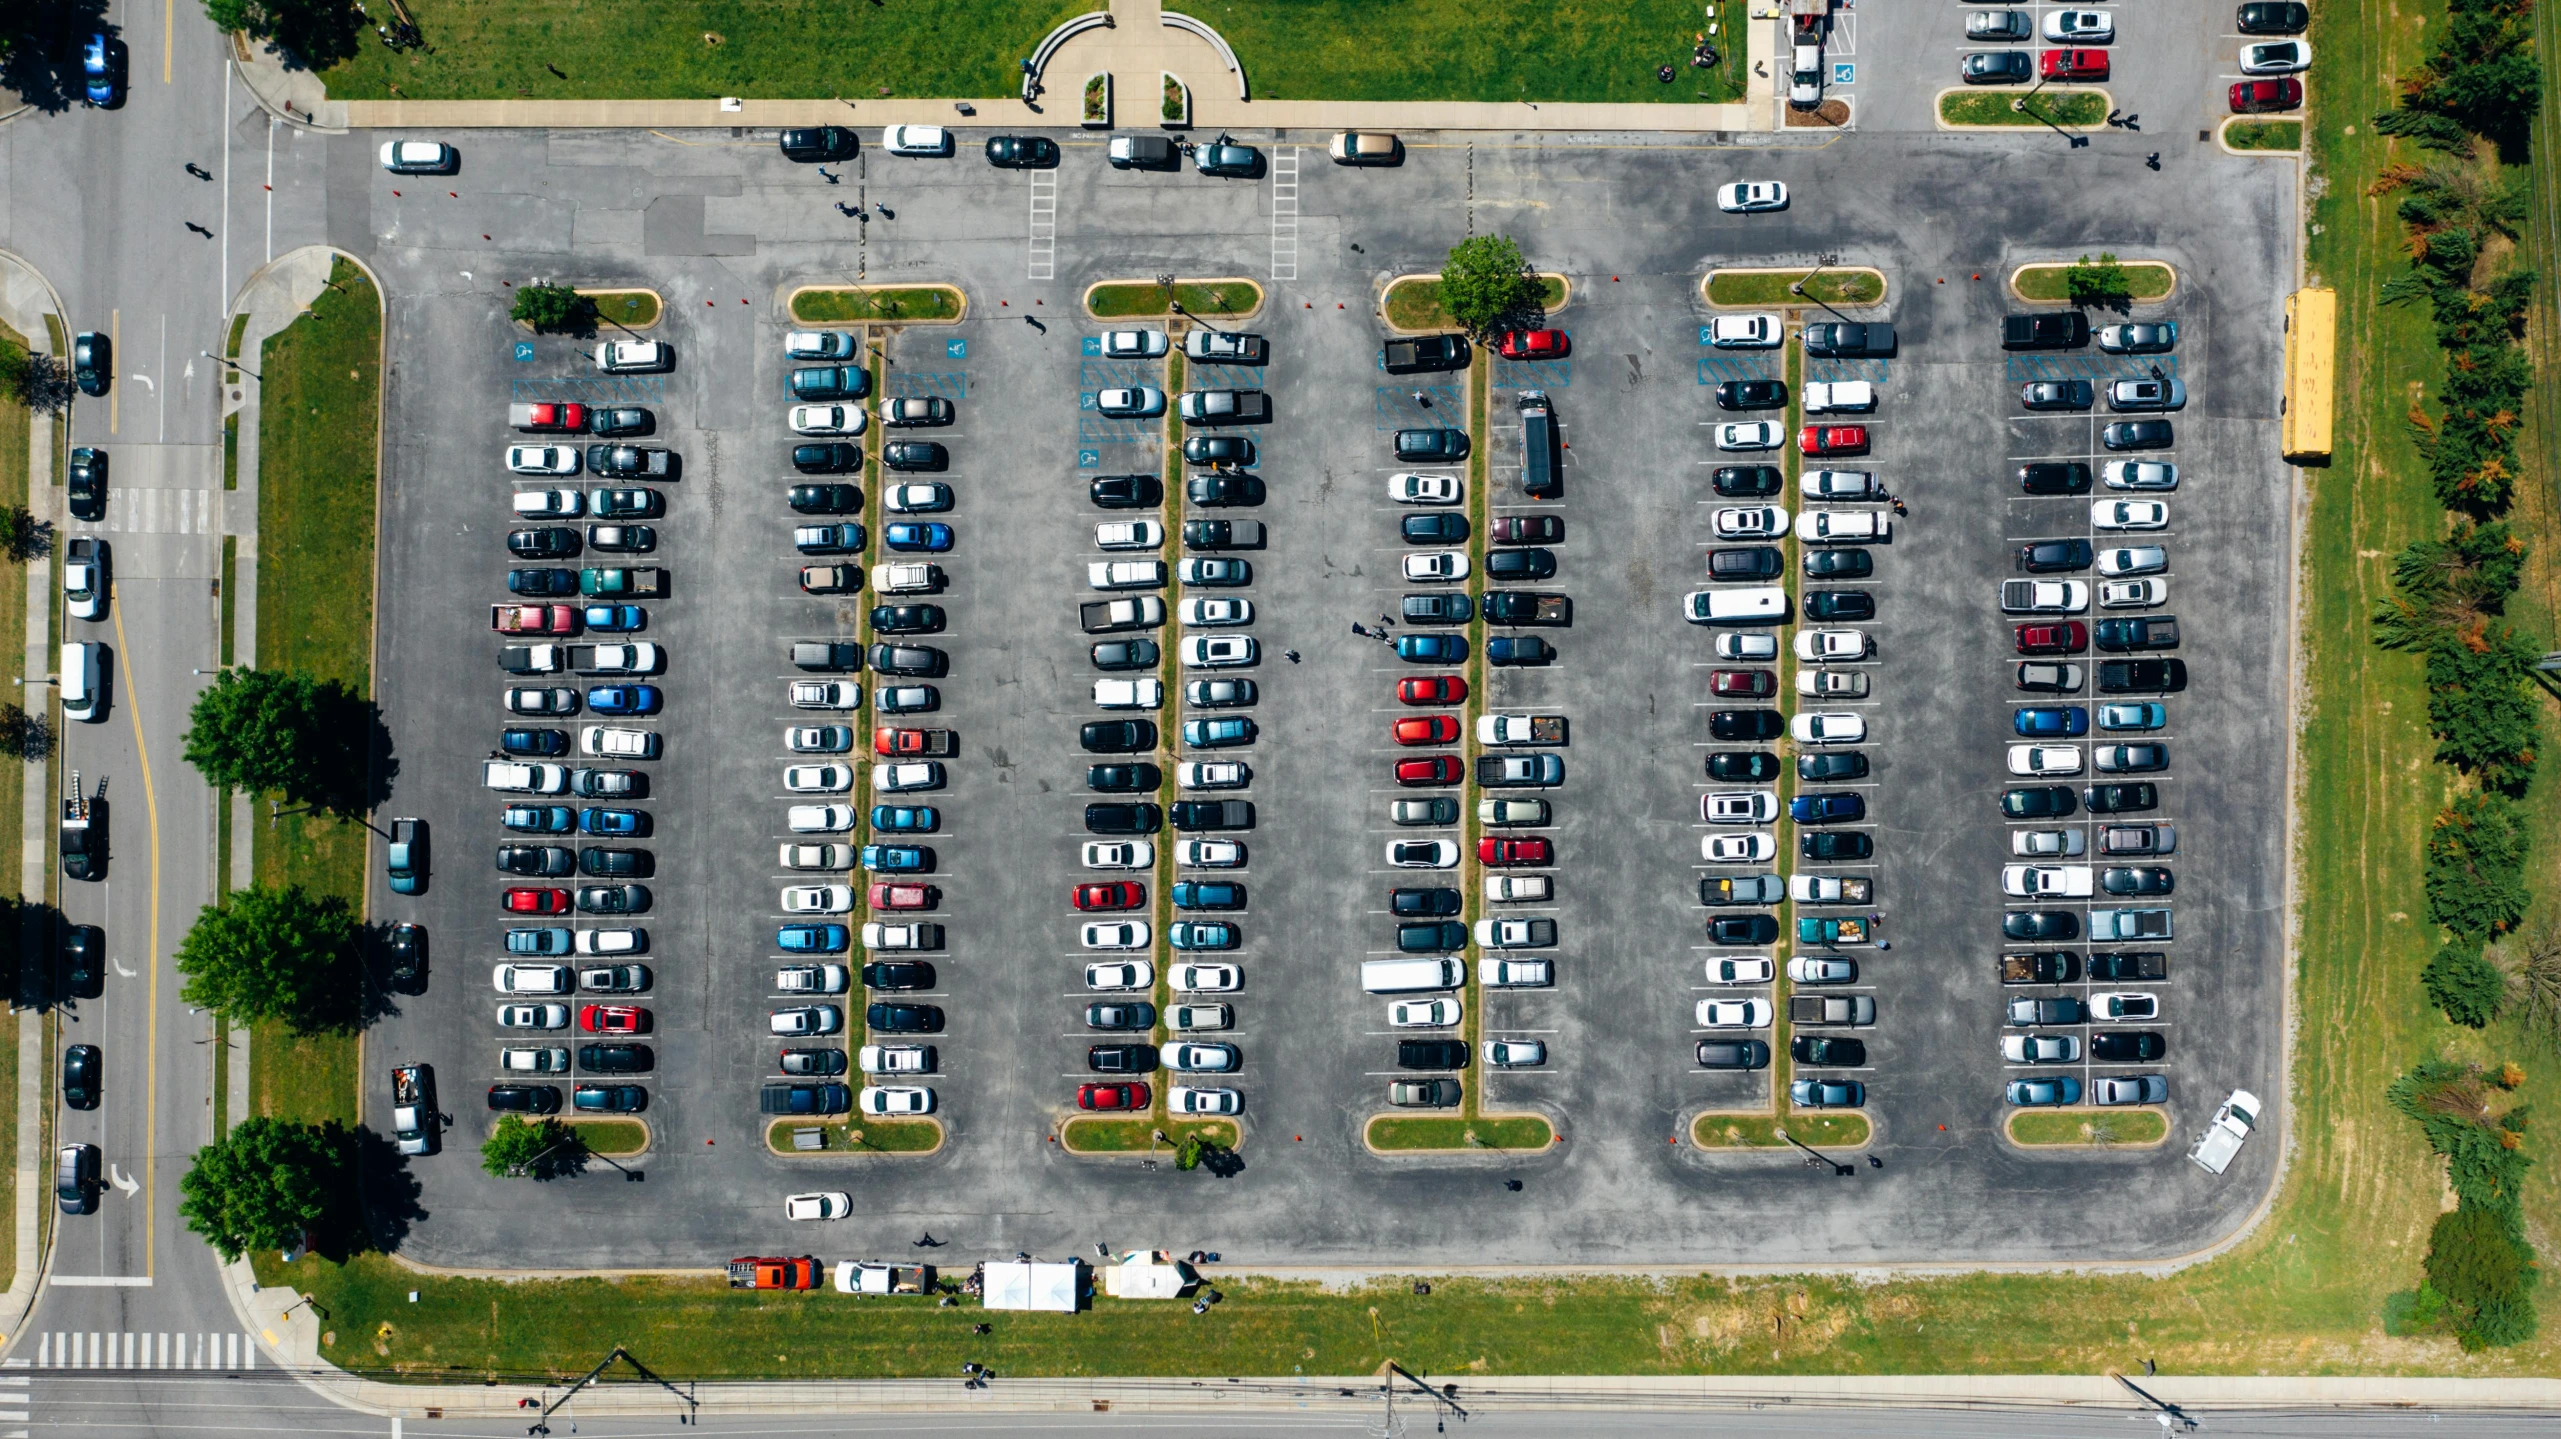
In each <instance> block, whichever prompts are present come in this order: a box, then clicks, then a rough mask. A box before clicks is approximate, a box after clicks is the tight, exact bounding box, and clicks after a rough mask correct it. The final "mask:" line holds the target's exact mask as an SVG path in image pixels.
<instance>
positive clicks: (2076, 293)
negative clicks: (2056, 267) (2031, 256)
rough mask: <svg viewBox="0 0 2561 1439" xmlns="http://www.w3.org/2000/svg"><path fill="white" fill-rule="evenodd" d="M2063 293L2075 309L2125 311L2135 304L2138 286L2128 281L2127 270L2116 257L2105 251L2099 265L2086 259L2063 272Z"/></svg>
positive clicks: (2101, 253) (2100, 254)
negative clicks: (2100, 307) (2081, 306)
mask: <svg viewBox="0 0 2561 1439" xmlns="http://www.w3.org/2000/svg"><path fill="white" fill-rule="evenodd" d="M2063 293H2064V294H2065V295H2066V296H2068V297H2070V299H2071V301H2072V303H2073V304H2075V305H2096V306H2102V307H2105V308H2107V309H2112V310H2121V309H2124V308H2125V307H2126V306H2127V305H2129V304H2131V303H2132V302H2133V300H2134V282H2133V281H2131V280H2129V279H2127V278H2126V274H2125V267H2124V266H2123V265H2120V264H2118V263H2117V262H2116V256H2115V255H2114V254H2113V253H2111V252H2109V251H2106V250H2101V251H2100V252H2099V258H2098V260H2097V262H2096V263H2092V261H2091V259H2090V257H2089V256H2087V255H2083V256H2082V257H2081V258H2080V259H2078V260H2075V261H2073V262H2072V266H2071V268H2070V269H2067V270H2065V271H2064V272H2063Z"/></svg>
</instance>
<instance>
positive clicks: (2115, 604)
mask: <svg viewBox="0 0 2561 1439" xmlns="http://www.w3.org/2000/svg"><path fill="white" fill-rule="evenodd" d="M2169 598H2170V582H2169V581H2168V580H2102V581H2100V583H2099V608H2101V609H2108V610H2133V609H2143V608H2145V607H2147V606H2151V605H2157V604H2165V603H2167V602H2168V601H2169Z"/></svg>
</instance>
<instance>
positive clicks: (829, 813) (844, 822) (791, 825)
mask: <svg viewBox="0 0 2561 1439" xmlns="http://www.w3.org/2000/svg"><path fill="white" fill-rule="evenodd" d="M783 826H784V828H786V829H789V830H790V831H791V832H792V833H793V834H843V833H844V832H845V831H847V830H849V829H852V828H853V827H854V807H853V806H852V805H849V804H796V805H793V806H792V807H791V808H789V809H787V810H784V811H783Z"/></svg>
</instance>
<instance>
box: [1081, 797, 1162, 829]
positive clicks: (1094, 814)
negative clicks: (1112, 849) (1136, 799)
mask: <svg viewBox="0 0 2561 1439" xmlns="http://www.w3.org/2000/svg"><path fill="white" fill-rule="evenodd" d="M1164 826H1165V815H1164V812H1163V811H1161V810H1159V809H1157V808H1156V806H1154V805H1152V804H1089V805H1087V806H1085V832H1086V833H1087V834H1154V833H1155V832H1156V831H1158V830H1159V829H1162V828H1164Z"/></svg>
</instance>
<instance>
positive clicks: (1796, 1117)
mask: <svg viewBox="0 0 2561 1439" xmlns="http://www.w3.org/2000/svg"><path fill="white" fill-rule="evenodd" d="M1781 1131H1784V1132H1785V1133H1787V1134H1790V1135H1793V1136H1795V1137H1796V1138H1798V1139H1800V1140H1803V1141H1804V1142H1805V1143H1807V1144H1811V1145H1813V1146H1814V1147H1815V1148H1817V1149H1820V1148H1823V1147H1825V1146H1827V1145H1839V1146H1845V1147H1848V1148H1852V1149H1855V1148H1857V1147H1858V1146H1860V1145H1862V1144H1865V1143H1867V1141H1868V1135H1869V1132H1870V1131H1869V1127H1868V1122H1867V1116H1865V1115H1863V1114H1838V1113H1832V1114H1782V1115H1772V1114H1702V1115H1700V1116H1699V1117H1698V1118H1697V1119H1695V1120H1692V1121H1691V1122H1690V1142H1691V1143H1692V1144H1695V1145H1697V1146H1698V1147H1699V1148H1701V1149H1774V1148H1786V1147H1787V1140H1786V1139H1784V1138H1781V1137H1780V1134H1781Z"/></svg>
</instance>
